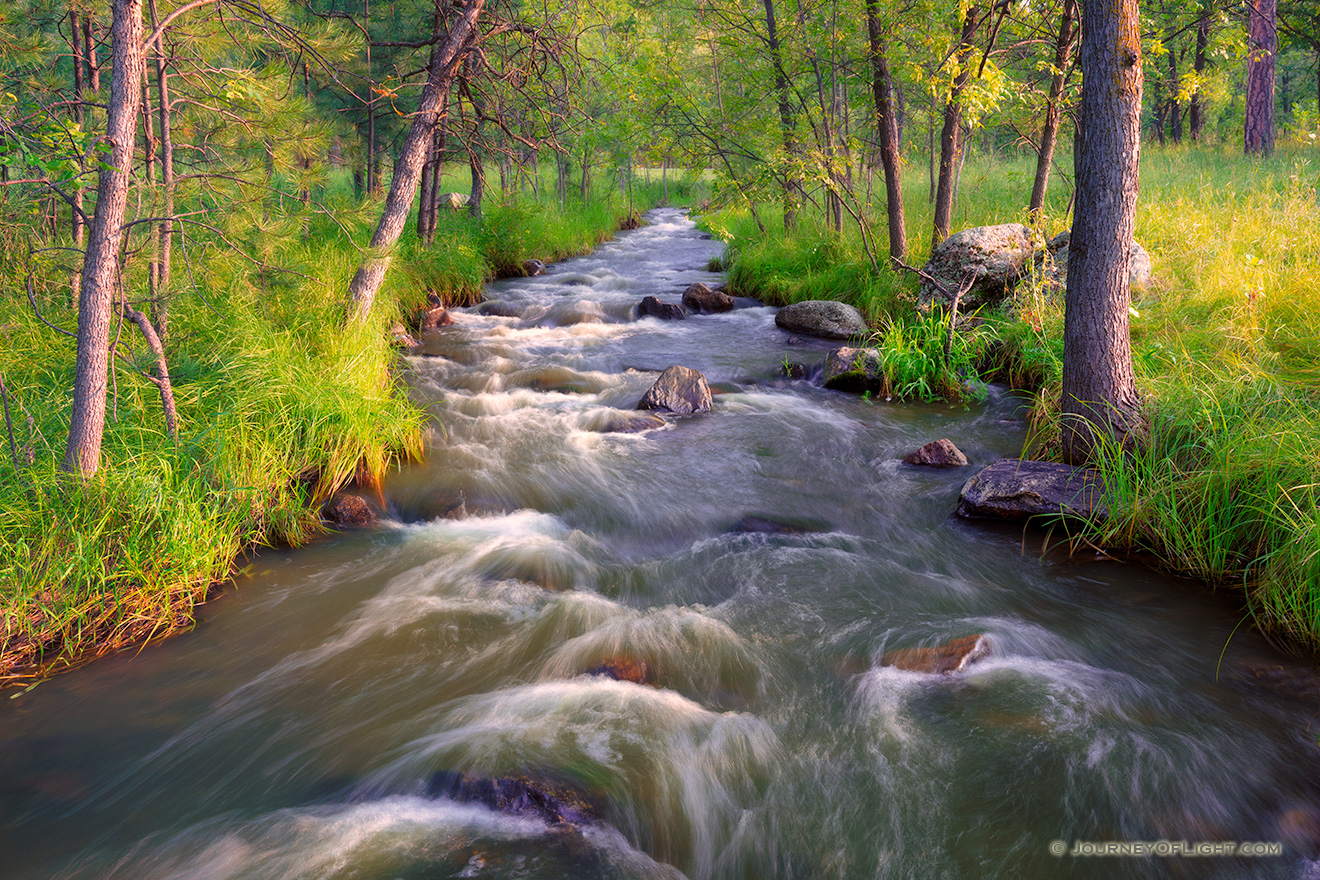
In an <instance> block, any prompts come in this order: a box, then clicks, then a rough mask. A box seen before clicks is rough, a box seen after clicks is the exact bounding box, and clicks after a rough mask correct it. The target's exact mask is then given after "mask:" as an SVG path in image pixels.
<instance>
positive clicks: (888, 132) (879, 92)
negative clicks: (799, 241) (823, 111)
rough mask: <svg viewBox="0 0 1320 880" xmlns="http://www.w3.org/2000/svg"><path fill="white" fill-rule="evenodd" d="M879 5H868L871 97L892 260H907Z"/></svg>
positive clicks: (873, 2) (886, 43)
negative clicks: (883, 173) (883, 181)
mask: <svg viewBox="0 0 1320 880" xmlns="http://www.w3.org/2000/svg"><path fill="white" fill-rule="evenodd" d="M879 6H880V4H879V0H867V2H866V32H867V38H868V41H869V43H870V49H871V94H872V97H873V98H874V100H875V128H876V131H877V132H878V134H879V138H880V164H881V165H882V166H883V167H884V171H885V215H886V217H887V218H888V222H889V258H890V259H891V260H904V259H906V258H907V226H906V225H905V224H906V219H905V217H904V214H903V182H902V180H901V179H900V178H899V165H898V120H897V119H895V118H894V78H893V75H892V74H891V73H890V71H889V35H888V34H887V33H886V32H885V30H884V29H883V28H882V26H881V23H880V11H879Z"/></svg>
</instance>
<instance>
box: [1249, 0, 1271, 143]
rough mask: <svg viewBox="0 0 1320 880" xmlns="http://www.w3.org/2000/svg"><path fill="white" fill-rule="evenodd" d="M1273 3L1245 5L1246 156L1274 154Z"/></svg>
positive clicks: (1258, 0) (1260, 1) (1262, 0)
mask: <svg viewBox="0 0 1320 880" xmlns="http://www.w3.org/2000/svg"><path fill="white" fill-rule="evenodd" d="M1277 9H1278V7H1277V3H1276V0H1248V2H1247V53H1248V54H1247V122H1246V126H1245V129H1246V131H1245V135H1246V136H1245V142H1246V143H1245V148H1246V152H1247V153H1249V154H1257V155H1261V156H1268V155H1270V154H1271V153H1273V152H1274V55H1275V50H1276V48H1277V46H1278V31H1279V23H1278V14H1277Z"/></svg>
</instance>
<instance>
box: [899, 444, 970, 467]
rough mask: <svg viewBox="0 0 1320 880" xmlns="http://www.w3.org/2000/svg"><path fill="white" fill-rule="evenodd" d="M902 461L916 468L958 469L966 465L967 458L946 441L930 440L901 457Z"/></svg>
mask: <svg viewBox="0 0 1320 880" xmlns="http://www.w3.org/2000/svg"><path fill="white" fill-rule="evenodd" d="M903 461H905V462H906V463H908V464H912V465H917V466H918V467H932V468H960V467H967V464H968V461H967V456H965V455H963V452H962V450H961V449H959V448H958V447H957V446H954V445H953V441H951V440H948V439H940V440H932V441H931V442H930V443H927V444H926V445H925V446H923V447H921V448H920V449H916V450H914V451H912V452H909V453H908V454H907V455H905V456H903Z"/></svg>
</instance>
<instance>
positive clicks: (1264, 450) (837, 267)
mask: <svg viewBox="0 0 1320 880" xmlns="http://www.w3.org/2000/svg"><path fill="white" fill-rule="evenodd" d="M1061 155H1066V151H1061ZM1032 165H1033V162H1032V160H1031V159H1030V157H1008V158H993V157H984V156H982V157H976V156H974V157H973V158H971V159H969V161H968V163H967V166H966V168H965V170H964V172H963V184H962V195H961V198H960V202H959V205H958V207H957V209H956V211H955V223H954V229H955V230H956V229H961V228H965V227H967V226H976V225H984V224H991V223H1004V222H1010V221H1018V222H1023V221H1024V214H1025V212H1024V210H1023V207H1024V205H1025V202H1026V199H1027V196H1028V195H1029V191H1030V182H1031V179H1030V174H1031V169H1032ZM923 170H924V169H913V168H910V169H909V174H908V175H907V176H906V177H905V194H906V196H907V205H908V209H909V210H908V218H907V231H908V237H909V242H910V243H911V251H912V252H911V254H910V255H909V260H908V262H910V263H912V264H913V265H918V266H919V265H921V263H922V262H924V261H925V259H926V257H927V255H928V253H929V236H930V207H929V204H928V202H927V200H926V181H925V177H924V174H923V173H922V171H923ZM1318 184H1320V150H1317V149H1316V148H1314V147H1309V146H1293V145H1285V146H1283V147H1282V148H1281V149H1280V151H1279V154H1278V155H1276V156H1275V157H1273V158H1271V159H1247V158H1244V157H1242V156H1241V155H1240V154H1239V153H1237V152H1235V151H1232V150H1229V149H1226V148H1225V149H1219V148H1211V149H1192V148H1189V147H1170V148H1157V147H1153V146H1150V145H1147V147H1146V149H1145V150H1144V151H1143V155H1142V181H1141V196H1140V200H1139V202H1138V209H1137V222H1136V236H1137V239H1138V240H1139V241H1141V242H1142V244H1143V245H1145V246H1146V248H1147V249H1148V250H1149V251H1150V252H1151V254H1152V257H1153V261H1154V272H1155V282H1154V284H1152V285H1151V286H1150V288H1149V289H1147V290H1144V291H1137V292H1135V294H1134V302H1133V305H1134V309H1135V314H1134V316H1133V318H1132V344H1133V361H1134V366H1135V369H1136V372H1137V376H1138V384H1139V387H1140V390H1141V392H1142V395H1143V397H1144V399H1145V401H1146V412H1147V415H1148V418H1149V421H1150V439H1149V442H1148V444H1147V445H1146V447H1145V448H1144V449H1143V450H1141V451H1140V452H1138V453H1136V454H1132V453H1129V454H1125V455H1124V454H1110V455H1107V456H1103V457H1102V461H1101V462H1100V467H1101V469H1102V470H1103V471H1104V472H1105V475H1106V480H1107V485H1108V487H1109V497H1108V498H1107V504H1108V506H1109V509H1110V511H1111V513H1112V515H1111V518H1110V519H1109V521H1108V522H1107V523H1105V524H1102V525H1098V526H1095V527H1093V528H1092V529H1091V530H1090V531H1089V532H1088V533H1087V534H1086V537H1087V539H1089V540H1091V541H1093V542H1095V543H1098V544H1103V545H1105V546H1108V547H1115V548H1125V549H1136V550H1143V551H1150V552H1152V553H1153V554H1155V555H1154V558H1155V559H1157V560H1158V561H1159V562H1160V563H1161V564H1163V565H1164V566H1167V567H1168V568H1170V569H1172V570H1176V571H1179V572H1182V573H1186V574H1189V575H1192V576H1195V577H1199V578H1202V579H1204V580H1206V581H1208V582H1210V583H1212V584H1216V585H1225V586H1230V587H1232V588H1233V589H1235V590H1239V591H1240V595H1241V596H1242V597H1243V600H1244V604H1245V605H1246V607H1247V608H1248V609H1250V612H1251V613H1252V614H1253V615H1254V618H1255V620H1256V621H1257V622H1258V624H1259V625H1260V626H1261V627H1262V628H1264V629H1265V630H1267V631H1269V632H1274V633H1279V634H1282V635H1284V636H1286V637H1287V638H1288V639H1289V640H1290V641H1291V642H1292V643H1293V644H1297V645H1303V646H1306V647H1308V648H1310V649H1320V500H1318V495H1317V486H1320V453H1318V452H1317V450H1318V449H1320V288H1318V287H1317V285H1316V283H1315V279H1316V278H1317V277H1320V235H1317V234H1316V230H1317V229H1320V202H1318V201H1317V185H1318ZM878 195H880V196H881V197H882V191H881V192H879V193H878ZM1067 197H1068V192H1067V186H1066V184H1065V183H1064V182H1063V181H1061V180H1059V179H1058V178H1057V177H1056V178H1055V179H1054V180H1053V181H1052V184H1051V192H1050V200H1049V202H1048V204H1047V215H1046V217H1045V219H1044V221H1043V222H1042V228H1041V232H1042V234H1043V235H1046V236H1048V235H1052V234H1054V233H1056V232H1059V231H1062V230H1064V229H1066V228H1067V227H1068V226H1069V217H1068V216H1067V215H1065V214H1064V213H1063V211H1064V208H1065V207H1066V202H1067ZM761 214H762V220H763V221H765V222H768V220H769V219H773V218H776V217H777V214H775V212H774V210H773V207H772V206H767V207H766V208H765V209H764V210H763V211H762V212H761ZM869 214H870V216H871V217H872V218H874V221H873V222H875V223H876V224H877V226H876V228H875V234H876V235H877V236H878V238H879V239H880V242H881V244H882V246H883V242H884V214H883V204H878V205H871V206H870V207H869ZM819 216H820V215H819V212H816V214H815V215H814V216H811V215H808V216H807V217H805V219H804V222H802V223H801V224H800V227H799V229H798V230H797V231H796V232H795V233H794V234H793V235H789V236H785V235H784V234H783V233H782V232H781V231H778V230H775V231H772V232H770V233H768V234H766V235H761V234H760V233H759V232H758V230H757V228H756V225H755V222H754V221H753V220H752V219H751V217H750V216H748V215H747V214H746V213H745V212H740V211H736V210H728V211H716V212H712V213H710V214H708V215H707V216H706V217H705V218H703V222H704V224H705V225H706V226H707V228H709V229H711V230H712V231H715V232H717V233H719V234H720V235H722V236H723V237H724V238H725V240H726V241H727V243H728V247H727V250H726V253H725V255H724V258H723V261H724V262H725V263H726V265H727V266H728V268H729V272H730V280H731V283H732V284H733V285H734V286H735V287H736V288H737V289H738V290H739V292H742V293H748V294H751V295H757V296H761V297H763V298H765V299H766V300H767V301H768V302H772V303H786V302H792V301H796V300H801V299H809V298H829V299H839V300H843V301H845V302H850V303H852V304H853V305H855V306H857V307H858V308H859V309H860V310H861V311H862V312H863V314H864V315H865V316H866V317H867V319H868V321H869V322H870V323H871V325H872V326H873V327H875V328H876V333H875V337H874V338H875V340H876V345H877V347H878V348H880V349H881V351H882V354H883V355H884V357H885V363H886V370H887V373H890V372H892V375H890V376H889V379H890V383H891V385H895V386H905V387H906V388H907V390H908V391H909V394H908V396H914V397H922V398H927V399H934V398H952V397H953V396H955V395H958V394H960V393H961V387H962V386H961V384H960V383H958V382H955V381H951V377H952V378H953V379H961V378H963V377H964V376H966V375H968V374H967V370H968V366H967V364H966V361H970V362H971V364H972V365H973V366H974V367H975V368H976V374H977V375H978V376H979V378H981V379H984V380H998V381H1006V382H1008V383H1010V384H1012V385H1014V386H1016V387H1018V388H1023V389H1026V390H1029V391H1031V392H1033V393H1034V394H1035V395H1036V401H1037V402H1036V406H1035V407H1034V410H1033V413H1032V429H1031V431H1030V432H1029V437H1028V441H1027V448H1026V449H1024V450H1023V452H1024V455H1030V456H1034V457H1044V458H1049V457H1051V456H1053V455H1056V454H1057V453H1058V442H1059V441H1058V437H1059V434H1058V401H1059V396H1060V377H1061V367H1062V357H1063V345H1062V328H1063V310H1062V303H1061V302H1059V301H1058V299H1057V298H1056V297H1050V296H1046V295H1042V294H1039V293H1034V294H1033V293H1030V292H1027V293H1024V294H1022V295H1021V296H1019V297H1018V299H1017V300H1016V301H1015V302H1014V303H1012V307H1011V308H1007V309H1003V310H1000V311H996V312H984V313H982V314H981V315H979V317H980V318H982V319H983V322H982V323H981V324H980V325H979V326H978V327H977V329H976V330H974V331H972V332H971V333H970V334H964V333H962V332H961V331H960V334H959V338H960V340H961V345H962V351H963V354H961V355H959V356H958V357H959V358H961V359H962V360H961V361H960V363H959V364H958V365H957V366H953V365H951V364H948V363H946V362H945V361H944V360H943V358H942V357H939V356H936V355H935V354H933V351H934V347H933V342H934V336H935V328H934V327H933V326H932V327H926V328H924V329H923V328H922V326H921V320H922V319H920V318H919V317H917V316H916V315H915V313H914V309H913V306H914V303H915V292H916V286H917V285H916V281H915V279H913V278H911V277H908V276H906V275H905V274H900V273H896V272H894V271H892V270H890V269H889V268H888V267H887V266H886V267H882V268H881V269H880V271H879V272H876V271H873V270H872V269H871V268H870V261H869V259H868V258H867V257H866V255H865V253H864V251H863V249H862V247H861V240H860V236H859V235H858V233H857V231H856V229H855V228H849V227H845V229H844V230H843V231H842V233H841V234H836V233H834V232H832V231H830V230H828V229H827V228H825V227H824V225H823V224H822V223H821V222H820V219H819ZM972 387H973V388H974V387H976V386H975V384H974V383H973V385H972Z"/></svg>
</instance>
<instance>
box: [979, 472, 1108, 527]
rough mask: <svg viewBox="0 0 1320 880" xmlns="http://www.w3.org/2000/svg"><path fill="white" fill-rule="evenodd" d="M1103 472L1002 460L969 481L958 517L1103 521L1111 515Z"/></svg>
mask: <svg viewBox="0 0 1320 880" xmlns="http://www.w3.org/2000/svg"><path fill="white" fill-rule="evenodd" d="M1104 494H1105V486H1104V480H1103V479H1102V478H1101V476H1100V473H1099V471H1095V470H1092V469H1090V468H1082V467H1072V466H1071V465H1066V464H1055V463H1053V462H1046V461H1025V460H1018V459H1014V458H1005V459H1000V460H999V461H997V462H995V463H994V464H992V465H990V466H989V467H987V468H986V469H985V470H983V471H981V472H980V473H979V474H977V475H976V476H974V477H972V478H971V479H970V480H968V481H967V482H966V483H965V484H964V485H963V487H962V494H961V495H960V496H959V498H958V515H959V516H963V517H968V518H977V517H980V518H985V519H1028V518H1030V517H1033V516H1065V517H1072V518H1076V519H1086V520H1102V519H1104V518H1105V517H1107V516H1108V511H1107V510H1105V507H1104V504H1103V499H1104Z"/></svg>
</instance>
